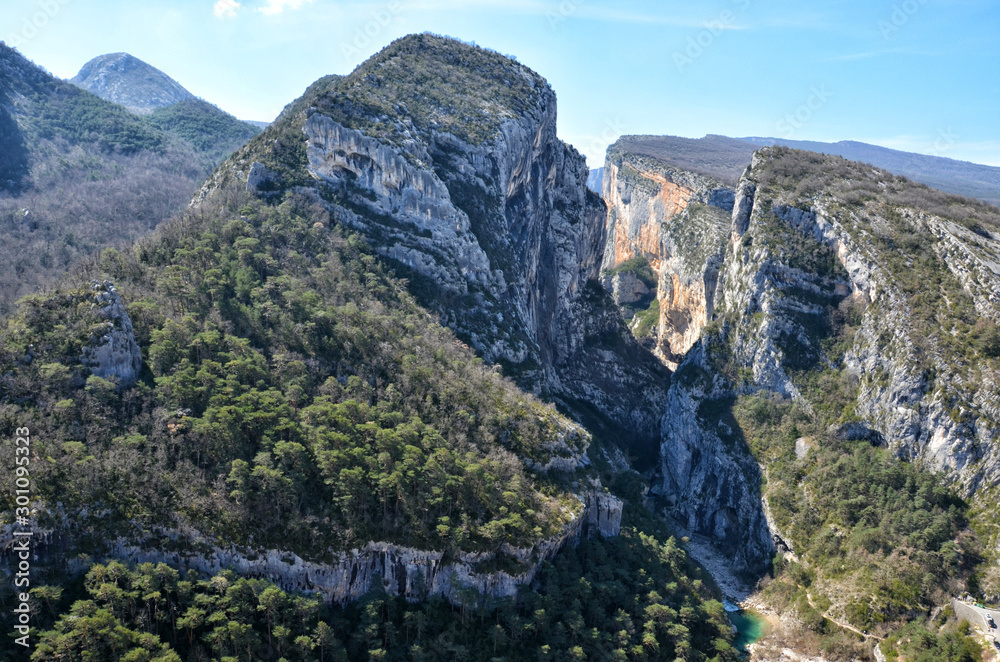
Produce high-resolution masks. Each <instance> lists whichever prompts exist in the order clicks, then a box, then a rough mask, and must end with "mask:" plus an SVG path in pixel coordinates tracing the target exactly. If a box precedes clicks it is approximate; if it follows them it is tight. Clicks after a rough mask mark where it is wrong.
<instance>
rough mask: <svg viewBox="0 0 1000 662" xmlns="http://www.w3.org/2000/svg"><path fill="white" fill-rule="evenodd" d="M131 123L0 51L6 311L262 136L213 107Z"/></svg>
mask: <svg viewBox="0 0 1000 662" xmlns="http://www.w3.org/2000/svg"><path fill="white" fill-rule="evenodd" d="M160 113H161V114H159V115H157V116H156V117H155V118H145V117H140V116H137V115H134V114H132V113H130V112H129V111H128V110H126V109H125V108H123V107H122V106H118V105H116V104H113V103H111V102H108V101H104V100H102V99H100V98H98V97H96V96H94V95H93V94H90V93H89V92H86V91H84V90H81V89H79V88H77V87H75V86H74V85H71V84H69V83H67V82H65V81H62V80H59V79H57V78H55V77H53V76H51V75H50V74H48V73H47V72H45V71H44V70H42V69H41V68H39V67H37V66H35V65H34V64H32V63H31V62H29V61H28V60H26V59H25V58H24V57H22V56H21V55H20V54H19V53H18V52H17V51H15V50H13V49H11V48H8V47H7V46H4V45H2V44H0V236H3V238H4V241H3V249H2V252H0V257H2V260H0V263H2V264H3V266H2V267H0V312H8V311H9V310H10V307H11V305H12V304H13V302H14V301H15V300H17V298H19V297H20V296H23V295H25V294H28V293H31V292H37V291H39V290H40V289H41V288H43V287H45V286H46V285H48V284H50V283H52V282H53V281H54V279H56V278H58V277H59V276H60V275H61V274H63V273H65V272H66V271H67V270H68V269H70V268H71V267H72V266H73V265H75V264H76V263H78V262H79V260H80V259H81V258H83V257H85V256H88V255H91V254H93V253H94V252H95V251H99V250H101V249H102V248H104V247H106V246H109V245H123V243H124V242H128V241H131V240H134V239H136V238H138V237H139V236H141V235H142V234H144V233H146V232H148V231H149V230H151V229H153V228H154V227H156V225H157V224H158V223H160V222H161V221H163V220H165V219H166V218H168V217H170V216H171V215H173V214H174V213H176V212H177V211H178V210H179V209H180V208H181V207H183V205H185V204H186V203H187V202H188V201H190V199H191V197H192V196H193V195H194V193H195V191H196V190H197V187H198V186H199V185H200V183H201V181H202V180H203V179H204V178H205V176H206V175H207V174H208V173H209V172H210V171H211V169H212V168H213V167H214V166H215V165H216V164H217V163H218V161H219V160H221V159H222V158H224V157H225V156H226V155H227V154H229V153H230V152H231V151H233V150H235V149H237V148H238V147H240V146H242V145H243V144H244V143H245V142H246V141H247V140H248V139H249V138H250V137H252V136H253V135H255V134H256V133H257V131H256V129H255V128H254V127H252V126H251V125H248V124H246V123H244V122H240V121H238V120H236V119H235V118H232V117H230V116H228V115H226V114H225V113H222V112H221V111H219V110H218V109H216V108H215V107H213V106H210V105H209V104H206V103H204V102H200V101H192V102H188V103H185V104H184V105H183V107H182V108H165V109H162V110H161V111H160Z"/></svg>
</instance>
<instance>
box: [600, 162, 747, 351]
mask: <svg viewBox="0 0 1000 662" xmlns="http://www.w3.org/2000/svg"><path fill="white" fill-rule="evenodd" d="M604 172H605V176H604V194H603V195H604V199H605V201H606V202H607V205H608V217H607V233H608V241H607V245H606V247H605V251H604V258H603V261H602V265H601V268H602V270H603V271H604V272H605V273H613V272H614V271H615V270H620V269H622V267H623V265H626V264H627V263H629V261H633V260H635V259H636V258H643V259H645V260H646V261H647V262H648V263H649V265H650V266H651V267H652V269H653V271H654V272H655V273H656V276H657V280H658V285H657V290H656V299H657V310H658V312H657V315H656V324H655V328H654V329H653V330H652V333H653V335H654V336H655V342H654V343H653V349H654V352H655V353H656V354H657V355H658V356H659V357H660V358H661V359H662V360H663V361H664V363H666V365H668V366H669V367H670V368H671V369H676V367H677V364H678V362H679V361H680V359H681V357H683V356H684V353H685V352H687V350H688V349H690V348H691V346H692V345H693V344H694V342H695V341H696V340H697V339H698V337H699V335H700V333H701V330H702V329H703V328H704V327H705V324H707V322H708V321H709V320H710V319H711V318H712V313H713V308H714V305H715V288H716V284H717V281H718V270H719V266H720V264H721V260H722V254H721V252H720V248H721V245H722V244H721V242H720V238H721V237H722V235H723V234H724V233H725V232H726V231H727V230H728V212H729V211H730V210H731V209H732V205H733V197H734V193H733V191H732V189H730V188H727V187H726V186H724V185H723V184H722V183H721V182H719V181H717V180H715V179H712V178H710V177H707V176H704V175H700V174H697V173H694V172H689V171H685V170H681V169H679V168H676V167H673V166H671V165H668V164H667V163H664V162H662V161H659V160H657V159H654V158H652V157H649V156H644V155H637V154H632V153H629V152H627V151H625V150H624V149H622V148H621V147H620V146H619V145H617V144H616V145H612V147H611V148H610V149H609V150H608V158H607V162H606V164H605V168H604ZM616 301H618V303H619V304H621V303H623V301H622V299H621V298H620V297H617V296H616ZM634 328H636V327H635V326H634V325H633V329H634Z"/></svg>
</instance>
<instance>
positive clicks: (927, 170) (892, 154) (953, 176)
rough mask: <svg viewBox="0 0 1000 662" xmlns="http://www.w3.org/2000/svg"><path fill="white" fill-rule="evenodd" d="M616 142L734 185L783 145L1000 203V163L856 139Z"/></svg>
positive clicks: (658, 138)
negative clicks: (766, 150) (754, 162)
mask: <svg viewBox="0 0 1000 662" xmlns="http://www.w3.org/2000/svg"><path fill="white" fill-rule="evenodd" d="M617 144H618V145H619V147H620V148H621V149H623V150H624V151H627V152H629V153H631V154H636V155H642V156H649V157H652V158H655V159H657V160H660V161H663V162H664V163H668V164H670V165H673V166H675V167H678V168H682V169H684V170H689V171H691V172H696V173H698V174H701V175H705V176H708V177H712V178H714V179H717V180H719V181H720V182H724V183H726V184H729V185H734V184H735V183H736V182H737V180H738V179H739V177H740V174H741V173H742V172H743V170H744V169H745V168H746V167H747V166H748V165H750V157H751V156H752V155H753V153H754V151H756V150H757V149H759V148H760V147H764V146H769V145H780V146H784V147H792V148H794V149H802V150H807V151H810V152H818V153H820V154H827V155H830V156H842V157H844V158H845V159H849V160H851V161H861V162H863V163H870V164H872V165H873V166H876V167H878V168H883V169H885V170H888V171H889V172H892V173H893V174H896V175H901V176H903V177H907V178H909V179H912V180H913V181H916V182H919V183H921V184H926V185H927V186H930V187H932V188H936V189H940V190H942V191H945V192H947V193H954V194H956V195H963V196H966V197H970V198H978V199H979V200H982V201H984V202H988V203H990V204H992V205H1000V167H996V166H988V165H982V164H978V163H969V162H966V161H958V160H955V159H949V158H946V157H942V156H930V155H927V154H916V153H913V152H903V151H900V150H896V149H889V148H887V147H879V146H878V145H871V144H868V143H863V142H858V141H854V140H842V141H840V142H836V143H827V142H819V141H807V140H785V139H782V138H766V137H746V138H730V137H728V136H720V135H713V134H709V135H707V136H705V137H704V138H682V137H680V136H648V135H635V136H622V138H621V139H620V140H619V142H618V143H617Z"/></svg>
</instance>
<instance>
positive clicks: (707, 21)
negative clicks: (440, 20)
mask: <svg viewBox="0 0 1000 662" xmlns="http://www.w3.org/2000/svg"><path fill="white" fill-rule="evenodd" d="M741 1H745V0H741ZM582 2H583V0H578V1H577V2H575V3H573V2H569V3H564V4H563V5H560V4H559V3H555V2H540V1H538V0H477V2H475V3H470V2H469V1H468V0H422V1H418V2H414V3H408V4H407V8H408V9H414V10H419V11H436V12H452V11H463V10H468V9H470V8H472V7H474V8H476V9H481V10H502V11H503V12H504V13H506V14H511V13H515V14H520V15H522V16H550V17H551V16H555V17H559V18H560V19H569V20H572V19H575V18H579V19H583V20H589V21H602V22H605V23H624V24H631V25H661V26H671V27H680V28H706V27H711V28H713V29H716V30H743V29H746V26H744V25H737V24H736V23H735V22H730V21H732V20H733V19H735V18H736V17H737V16H738V14H739V13H741V11H742V10H741V7H740V5H739V4H734V5H733V8H732V9H731V10H730V11H728V12H718V13H716V14H714V15H713V14H705V15H703V16H698V17H690V16H687V17H681V16H673V15H669V14H657V13H651V12H633V11H628V10H622V9H616V8H611V7H597V6H593V5H587V4H581V3H582ZM564 6H565V7H566V8H564ZM724 17H725V18H726V19H727V20H723V18H724Z"/></svg>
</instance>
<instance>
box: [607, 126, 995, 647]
mask: <svg viewBox="0 0 1000 662" xmlns="http://www.w3.org/2000/svg"><path fill="white" fill-rule="evenodd" d="M711 142H715V143H716V144H718V143H719V142H720V141H716V140H713V141H711ZM660 144H661V145H662V143H660ZM723 144H730V145H731V143H723ZM634 145H635V143H634V142H632V141H629V140H625V141H621V142H619V143H617V144H616V145H613V146H612V147H611V148H610V149H609V151H608V159H607V162H606V165H605V179H604V198H605V199H606V200H607V201H608V204H609V214H608V235H609V239H608V246H607V249H606V251H605V258H604V263H603V267H602V273H603V274H604V278H605V280H606V282H608V284H609V286H610V287H611V288H612V289H613V291H614V293H615V297H616V299H617V301H618V302H619V305H620V306H621V308H622V310H623V311H624V312H626V314H630V315H634V316H635V317H634V319H648V320H650V321H649V322H648V323H645V324H642V325H640V324H636V323H633V324H632V329H633V332H634V333H636V335H639V336H640V340H643V341H645V342H646V343H647V344H648V345H650V346H652V347H653V348H654V350H655V351H656V353H657V354H658V355H659V356H660V357H661V358H662V360H664V361H665V362H666V363H668V364H669V365H671V366H674V365H676V372H675V373H674V375H673V378H672V380H671V386H670V392H669V394H668V405H667V407H666V410H665V412H666V413H665V415H664V419H663V435H664V436H663V446H662V449H661V461H662V467H661V472H660V477H659V478H660V480H661V481H662V482H661V484H660V485H658V486H656V487H655V488H654V492H656V493H658V495H659V496H660V497H661V498H664V499H665V500H666V502H667V504H668V513H669V514H670V516H671V517H672V518H673V519H674V520H675V521H677V523H678V525H679V526H681V527H684V528H685V529H687V530H688V531H690V532H691V534H692V539H693V540H696V541H697V542H696V544H695V545H694V546H692V551H693V552H694V553H696V554H698V555H700V556H701V557H702V558H703V559H704V560H705V561H706V563H709V564H714V565H712V567H715V568H719V564H718V558H723V559H726V562H725V565H726V566H731V565H732V563H733V561H732V559H734V558H737V559H738V558H739V555H740V554H743V555H745V554H747V553H748V550H750V549H753V548H756V549H758V550H760V551H759V553H765V552H767V550H768V549H769V548H770V545H771V543H772V541H773V545H774V547H775V548H776V549H777V550H778V551H779V555H778V561H776V567H777V568H778V572H776V579H775V580H774V582H773V583H772V584H770V585H769V586H768V588H766V589H765V590H764V591H762V592H761V593H759V594H757V596H756V597H755V600H759V601H760V603H761V604H764V605H765V606H766V607H767V608H769V609H774V610H775V611H777V612H781V613H785V612H791V613H793V614H796V616H797V618H799V619H800V620H801V621H802V623H803V625H802V627H801V628H800V630H801V631H795V632H788V630H787V628H786V629H785V631H784V633H783V634H782V633H779V634H777V635H775V636H776V637H778V642H777V643H780V642H781V641H782V639H781V637H785V638H786V639H785V641H787V640H789V639H795V638H797V637H798V638H799V641H800V642H801V637H802V633H803V632H805V633H807V635H808V637H811V638H812V641H811V643H807V644H805V647H804V648H800V650H803V651H804V652H807V653H816V652H818V651H819V649H821V648H823V647H828V646H831V645H832V643H831V642H830V641H829V637H830V635H831V634H833V633H835V632H838V630H837V629H836V628H834V629H831V626H830V625H829V623H830V622H833V623H846V624H848V625H850V626H852V627H855V628H857V629H858V630H859V631H860V630H869V631H876V632H880V633H888V632H890V631H891V630H892V629H893V628H895V627H899V626H900V625H901V624H902V623H904V622H906V621H909V620H916V621H917V623H919V622H920V619H919V618H917V617H916V616H915V615H914V614H916V613H921V612H924V613H926V612H927V611H928V610H930V609H931V608H932V607H933V605H934V604H940V603H941V601H943V600H945V597H944V596H947V595H951V594H954V593H957V592H960V591H961V590H963V588H962V587H963V586H964V581H965V579H966V578H968V577H969V575H968V573H969V572H970V569H971V567H972V566H973V565H974V564H975V561H974V560H973V559H975V558H976V557H977V556H978V555H979V554H981V553H987V555H988V556H990V557H992V555H993V554H994V552H992V551H990V552H985V550H992V549H994V545H995V540H996V530H997V529H996V524H997V522H996V515H995V509H994V508H993V501H994V497H993V495H994V494H995V493H996V486H997V482H998V478H997V477H998V476H1000V473H998V472H997V460H998V456H997V437H998V427H997V421H998V420H1000V418H998V416H997V414H998V411H1000V409H998V407H1000V402H998V400H997V398H996V393H997V390H996V384H997V377H998V372H997V371H998V368H1000V363H998V361H1000V333H998V327H997V323H998V322H1000V300H998V299H997V296H996V292H998V291H1000V266H998V265H1000V213H998V212H997V210H996V208H994V207H991V206H989V205H986V204H983V203H981V202H978V201H974V200H971V199H966V198H959V197H957V196H954V195H950V194H946V193H943V192H939V191H935V190H933V189H929V188H927V187H926V186H923V185H920V184H915V183H913V182H910V181H909V180H906V179H904V178H902V177H899V176H896V175H893V174H891V173H889V172H887V171H885V170H879V169H875V168H872V167H871V166H869V165H865V164H859V163H852V162H849V161H845V160H844V159H842V158H840V157H834V156H824V155H820V154H816V153H810V152H802V151H797V150H791V149H787V148H783V147H768V148H764V149H762V150H760V151H758V152H757V153H756V154H755V155H754V156H753V157H752V159H751V163H750V165H749V167H748V168H747V169H746V171H745V172H744V173H743V175H742V176H741V178H740V179H739V181H738V183H737V185H736V186H735V187H730V186H729V182H730V181H731V180H727V179H723V178H722V177H719V178H712V177H709V176H706V174H704V173H705V170H706V169H704V168H702V169H701V170H702V171H701V172H694V171H691V170H685V169H683V168H680V167H678V165H677V163H678V162H681V161H682V159H684V158H687V154H685V153H683V152H682V154H681V156H680V157H676V158H672V159H670V160H669V161H665V160H659V159H656V158H654V157H653V156H650V154H651V152H652V150H651V149H650V148H649V147H648V145H646V146H644V148H643V149H641V150H640V151H639V153H634V152H633V151H631V150H632V147H633V146H634ZM735 151H736V150H732V152H733V153H735ZM715 163H716V165H719V164H721V163H722V160H721V159H720V160H719V161H716V162H715ZM716 172H722V173H723V174H724V170H716ZM644 272H645V273H644ZM635 282H641V283H646V282H650V283H651V284H652V287H651V289H652V291H653V292H654V296H655V299H654V300H653V301H652V303H650V304H649V313H646V312H645V311H643V310H636V306H635V304H634V301H633V299H632V298H631V297H632V295H631V294H630V293H633V292H634V291H635V286H634V283H635ZM630 307H631V309H630ZM643 316H645V317H643ZM901 460H902V461H901ZM946 486H948V487H946ZM963 499H964V500H963ZM713 511H714V513H715V515H714V518H715V519H713V518H712V517H705V514H706V513H711V512H713ZM720 517H722V518H724V519H723V520H722V524H723V525H724V526H726V527H728V526H730V525H731V526H733V527H734V528H735V529H736V531H735V533H734V534H733V536H732V540H737V541H740V543H739V544H738V545H736V546H734V545H732V544H731V543H729V540H730V538H729V537H728V536H725V535H720V532H719V531H717V530H715V529H714V526H717V525H718V519H717V518H720ZM973 531H976V532H978V535H981V536H984V538H983V539H982V540H981V541H977V539H976V536H977V534H974V533H973ZM768 534H769V535H768ZM700 544H704V545H705V547H702V548H699V546H698V545H700ZM980 545H983V547H980ZM917 577H923V579H922V580H918V579H917ZM990 577H991V579H990V580H989V582H990V583H989V587H988V588H987V587H986V586H985V585H983V589H984V590H986V591H987V592H988V593H989V594H990V595H992V594H993V592H994V591H997V589H998V588H1000V587H998V586H997V585H996V579H995V577H994V575H992V574H991V575H990ZM932 578H933V579H932ZM831 619H832V621H831ZM810 623H811V624H812V625H810ZM908 627H909V626H908ZM913 627H918V625H917V624H914V625H913ZM934 627H935V628H936V627H938V626H936V625H935V626H934ZM793 630H794V628H793ZM824 642H825V643H824ZM887 642H888V643H883V644H882V646H883V651H887V650H889V647H893V646H894V647H897V648H896V651H897V653H899V654H904V653H905V650H904V649H905V648H906V644H905V643H903V642H902V640H900V639H898V638H894V637H890V639H888V640H887ZM777 643H776V644H775V645H777ZM800 645H801V643H800ZM852 654H860V653H859V652H857V651H855V652H854V653H852Z"/></svg>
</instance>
